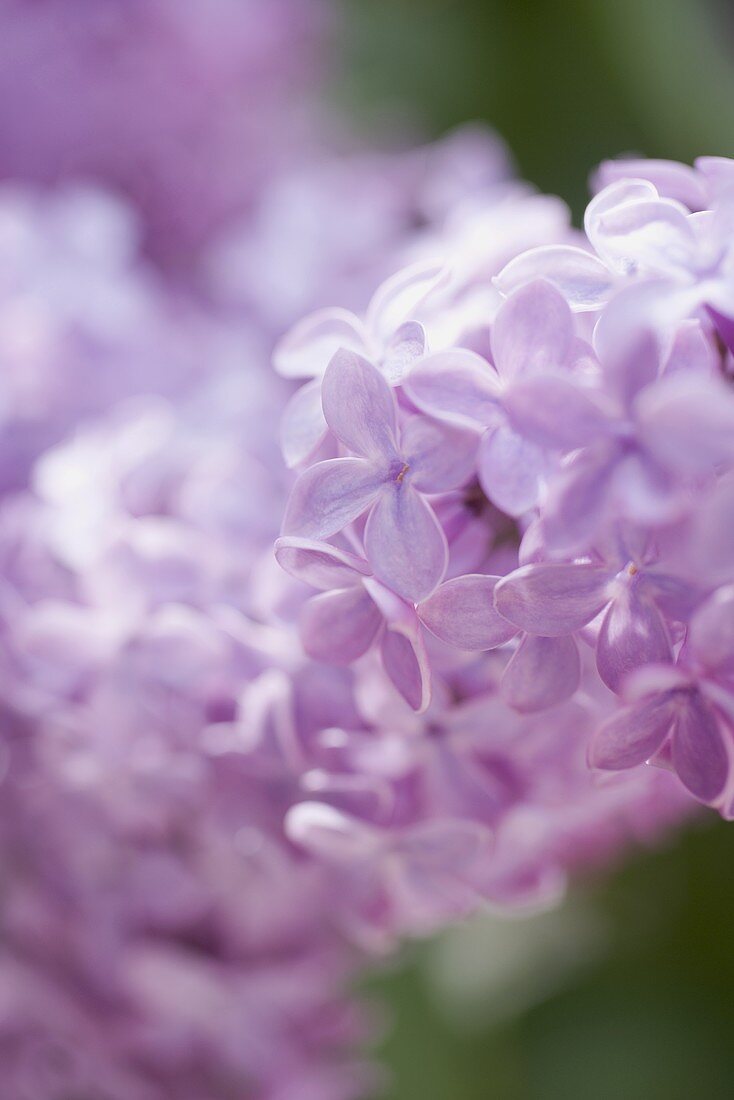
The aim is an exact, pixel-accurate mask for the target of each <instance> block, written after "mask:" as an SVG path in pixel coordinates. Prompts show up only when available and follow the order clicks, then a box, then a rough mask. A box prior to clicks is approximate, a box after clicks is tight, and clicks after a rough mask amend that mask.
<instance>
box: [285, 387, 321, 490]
mask: <svg viewBox="0 0 734 1100" xmlns="http://www.w3.org/2000/svg"><path fill="white" fill-rule="evenodd" d="M328 430H329V429H328V426H327V424H326V420H325V419H324V411H323V409H322V408H321V381H320V379H318V378H314V379H313V380H312V381H311V382H307V383H306V385H305V386H301V388H300V389H299V390H296V392H295V393H294V394H293V396H292V397H291V399H290V401H289V402H288V404H287V405H286V407H285V409H284V411H283V416H282V419H281V421H280V448H281V450H282V452H283V458H284V459H285V464H286V466H288V467H289V468H291V469H292V468H293V467H294V466H298V465H300V464H301V463H302V462H306V460H307V459H308V458H310V457H311V455H312V454H313V452H314V451H315V450H316V448H317V447H318V446H319V444H320V443H321V442H322V440H323V439H324V436H325V435H326V433H327V431H328Z"/></svg>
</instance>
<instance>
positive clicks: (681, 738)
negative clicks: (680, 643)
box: [672, 693, 729, 802]
mask: <svg viewBox="0 0 734 1100" xmlns="http://www.w3.org/2000/svg"><path fill="white" fill-rule="evenodd" d="M672 748H673V767H674V768H675V770H676V772H677V773H678V776H679V778H680V781H681V783H683V785H684V786H685V787H686V788H687V789H688V790H689V791H690V792H691V794H692V795H694V796H695V797H696V798H700V799H701V801H702V802H713V801H714V799H715V798H716V797H717V796H718V795H720V794H721V793H722V791H723V790H724V787H725V786H726V782H727V778H728V775H729V759H728V756H727V752H726V748H725V746H724V740H723V737H722V727H721V723H720V720H719V719H718V718H717V716H716V713H715V712H714V710H713V709H712V708H711V707H710V706H709V705H708V704H707V703H706V702H705V700H704V699H703V698H702V697H701V696H700V695H699V694H698V693H696V694H694V695H691V696H690V697H689V698H688V700H687V702H686V705H685V706H683V707H679V708H678V709H677V711H676V715H675V720H674V723H673V738H672Z"/></svg>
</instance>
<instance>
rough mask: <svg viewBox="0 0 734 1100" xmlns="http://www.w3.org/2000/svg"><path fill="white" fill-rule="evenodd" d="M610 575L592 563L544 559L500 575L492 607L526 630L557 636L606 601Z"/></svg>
mask: <svg viewBox="0 0 734 1100" xmlns="http://www.w3.org/2000/svg"><path fill="white" fill-rule="evenodd" d="M609 580H610V575H609V573H608V571H607V570H605V569H598V568H597V567H596V566H594V565H586V564H576V563H572V564H565V563H557V562H547V563H544V564H540V565H523V566H521V567H520V569H516V570H515V572H514V573H510V574H509V576H507V577H503V578H502V580H501V581H500V582H499V584H498V585H497V587H496V588H495V592H494V603H495V607H496V608H497V610H498V611H499V613H500V614H501V615H504V617H505V618H506V619H508V620H509V622H511V623H514V624H515V626H517V627H518V628H519V629H520V630H527V631H528V633H529V634H542V635H545V636H546V637H557V636H559V635H561V634H571V633H573V631H575V630H580V629H581V627H582V626H586V624H587V623H589V622H591V620H592V619H593V618H595V617H596V616H597V615H598V614H599V612H600V611H601V609H602V608H603V607H604V606H605V604H606V603H608V601H609V594H608V589H609Z"/></svg>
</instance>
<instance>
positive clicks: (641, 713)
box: [589, 695, 674, 771]
mask: <svg viewBox="0 0 734 1100" xmlns="http://www.w3.org/2000/svg"><path fill="white" fill-rule="evenodd" d="M673 713H674V709H673V703H672V702H671V697H670V696H667V695H665V696H662V697H660V696H656V697H654V698H652V699H646V700H642V701H641V702H639V703H633V704H632V705H631V706H629V707H623V708H622V709H621V710H618V711H617V712H616V714H614V715H613V716H612V717H611V718H609V719H608V720H607V721H606V722H605V723H604V725H603V726H602V727H601V728H600V729H599V730H598V731H597V733H596V735H595V737H594V739H593V741H592V743H591V747H590V749H589V764H590V765H591V767H592V768H603V769H604V770H605V771H619V770H621V769H623V768H634V767H635V766H636V765H637V764H644V762H645V761H646V760H649V759H650V757H651V756H653V755H654V754H655V753H656V752H657V751H658V749H659V748H660V746H661V745H662V743H663V741H664V740H665V738H666V737H667V735H668V731H669V730H670V726H671V722H672V720H673Z"/></svg>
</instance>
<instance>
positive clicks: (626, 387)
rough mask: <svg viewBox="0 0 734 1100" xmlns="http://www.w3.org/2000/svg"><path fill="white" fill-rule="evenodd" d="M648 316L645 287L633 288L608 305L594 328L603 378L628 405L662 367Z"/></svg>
mask: <svg viewBox="0 0 734 1100" xmlns="http://www.w3.org/2000/svg"><path fill="white" fill-rule="evenodd" d="M648 315H649V303H648V301H647V298H646V294H645V292H644V290H640V289H638V288H636V287H632V288H629V289H628V290H625V291H622V293H621V294H619V295H618V296H617V297H616V298H615V299H614V300H613V301H612V302H611V303H610V304H609V305H608V306H607V308H606V309H605V310H604V312H603V313H602V315H601V317H600V318H599V321H598V322H597V325H596V328H595V329H594V350H595V351H596V354H597V356H598V357H599V361H600V363H601V365H602V370H603V373H604V380H605V382H606V384H607V386H608V388H609V390H610V392H611V393H613V394H614V395H616V396H618V397H619V399H620V400H621V401H622V403H623V405H624V406H625V407H626V408H628V407H629V406H630V404H631V401H632V399H633V397H634V395H635V394H636V393H639V392H640V390H642V389H644V387H645V386H647V385H649V384H650V383H651V382H653V381H654V380H655V378H656V377H657V375H658V372H659V368H660V356H659V351H658V345H657V342H656V339H655V335H654V333H653V332H652V331H651V330H650V328H649V316H648Z"/></svg>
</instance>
